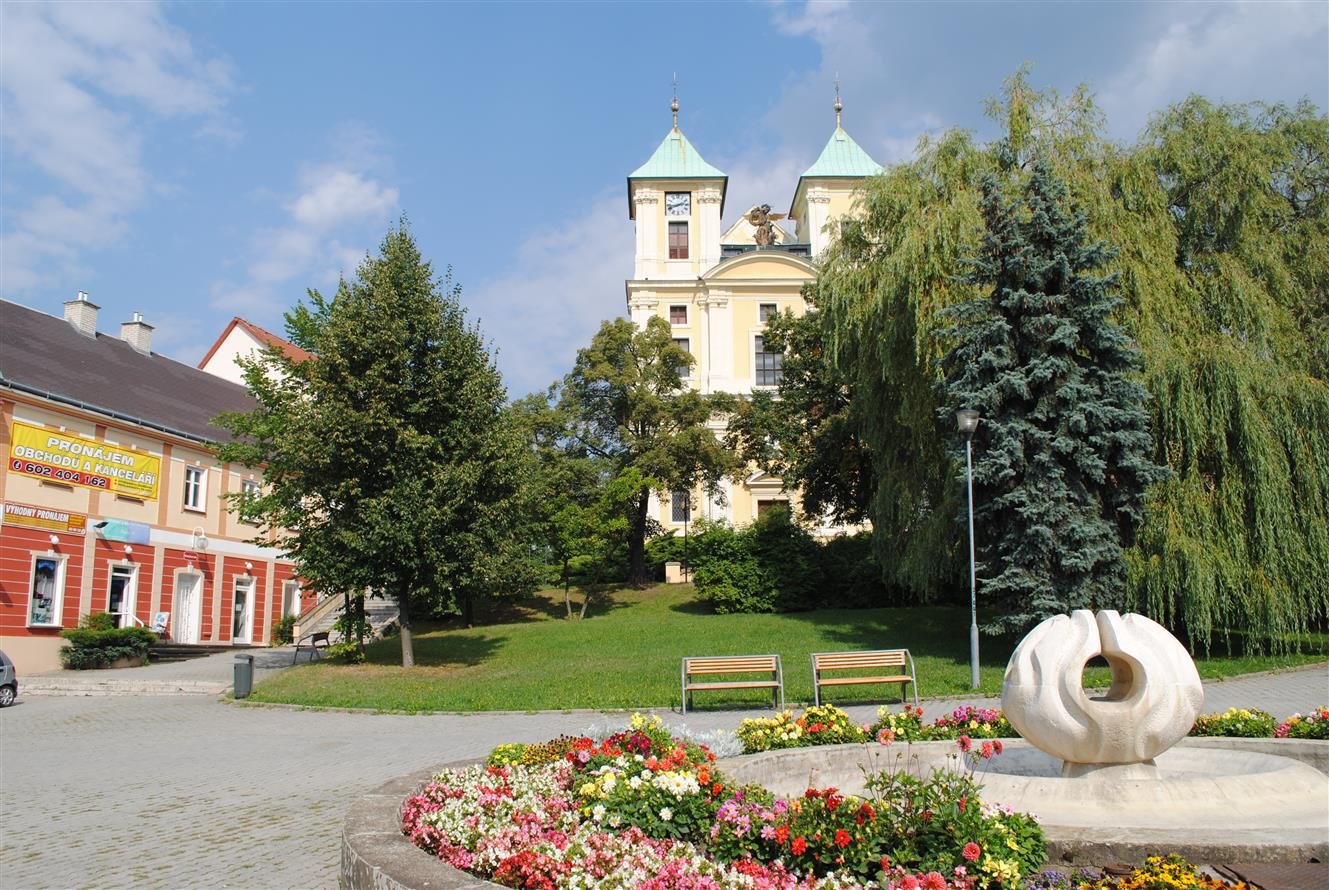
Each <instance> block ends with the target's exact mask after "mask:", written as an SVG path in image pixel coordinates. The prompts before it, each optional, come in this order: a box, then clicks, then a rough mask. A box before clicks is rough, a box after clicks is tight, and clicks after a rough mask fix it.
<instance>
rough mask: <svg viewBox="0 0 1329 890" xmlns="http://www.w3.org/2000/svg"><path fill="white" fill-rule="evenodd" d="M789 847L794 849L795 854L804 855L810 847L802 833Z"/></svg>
mask: <svg viewBox="0 0 1329 890" xmlns="http://www.w3.org/2000/svg"><path fill="white" fill-rule="evenodd" d="M789 849H791V850H793V851H794V855H795V856H802V855H803V854H804V853H805V852H806V851H807V849H808V842H807V841H805V840H803V836H802V835H801V834H800V835H799V836H798V837H796V838H794V843H793V845H792V846H791V847H790V848H789Z"/></svg>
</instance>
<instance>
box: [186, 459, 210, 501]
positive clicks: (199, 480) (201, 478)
mask: <svg viewBox="0 0 1329 890" xmlns="http://www.w3.org/2000/svg"><path fill="white" fill-rule="evenodd" d="M207 491H208V471H207V470H205V469H203V468H202V467H185V502H184V504H185V509H186V510H200V511H206V510H207V506H206V505H205V498H206V496H207Z"/></svg>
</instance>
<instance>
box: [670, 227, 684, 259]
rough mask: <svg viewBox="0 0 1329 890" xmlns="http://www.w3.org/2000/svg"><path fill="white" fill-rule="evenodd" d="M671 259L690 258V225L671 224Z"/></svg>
mask: <svg viewBox="0 0 1329 890" xmlns="http://www.w3.org/2000/svg"><path fill="white" fill-rule="evenodd" d="M669 258H670V259H671V260H686V259H687V258H688V224H687V223H685V222H671V223H670V224H669Z"/></svg>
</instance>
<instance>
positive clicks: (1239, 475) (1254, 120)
mask: <svg viewBox="0 0 1329 890" xmlns="http://www.w3.org/2000/svg"><path fill="white" fill-rule="evenodd" d="M990 111H991V112H992V113H993V116H994V117H995V118H996V119H997V121H998V122H999V123H1000V124H1001V125H1002V129H1003V133H1002V135H1001V136H1000V138H998V139H996V140H993V141H992V142H990V143H987V144H980V143H979V142H977V141H976V140H975V138H974V137H973V136H972V135H971V134H969V133H966V132H963V131H952V132H948V133H946V134H944V135H942V136H940V137H939V138H937V139H935V140H925V141H924V142H923V143H922V144H921V145H920V147H919V151H918V154H917V157H916V159H915V160H914V161H912V162H910V163H906V164H901V165H899V166H896V167H893V168H891V169H890V170H888V171H887V172H886V173H885V174H883V175H882V176H880V177H878V178H877V179H876V180H874V181H873V182H871V183H870V184H869V185H868V186H867V187H866V189H865V192H864V194H863V196H862V202H861V210H862V218H861V221H860V222H859V223H857V224H854V225H850V226H846V227H845V229H844V231H843V233H842V234H841V236H840V237H839V238H838V239H837V240H836V241H835V242H834V243H833V244H832V246H831V248H830V249H829V251H828V254H827V256H826V258H825V261H824V263H823V271H822V275H821V277H820V278H819V280H818V281H817V282H816V284H815V285H814V286H813V287H812V288H811V289H810V291H809V298H810V299H811V300H812V301H813V302H814V303H815V304H816V305H817V306H818V307H819V309H820V312H819V315H820V318H821V319H822V325H823V330H822V337H823V340H824V342H825V344H826V355H827V360H828V361H829V362H831V363H832V365H833V367H834V368H835V371H836V373H837V374H840V375H841V376H842V377H843V378H844V379H847V380H849V381H850V382H851V386H852V389H853V398H854V399H855V400H856V402H857V405H858V408H859V411H860V412H861V414H862V416H863V419H864V422H863V435H864V438H865V439H866V440H867V442H868V444H869V445H870V447H871V450H872V452H873V456H874V462H875V479H876V488H875V490H874V491H873V492H872V497H871V505H872V507H871V513H872V518H873V521H874V523H875V525H876V529H877V535H876V541H877V545H878V547H879V548H880V549H881V551H882V554H881V555H882V564H883V565H885V566H889V567H890V568H889V569H888V571H889V572H891V573H892V574H893V575H894V577H893V578H892V579H890V580H893V581H895V582H897V583H902V584H904V585H906V586H909V587H911V588H912V589H914V590H915V591H916V592H917V593H918V595H919V596H920V598H924V599H926V598H934V597H939V596H943V595H945V594H946V592H947V591H948V590H952V591H955V590H958V588H959V587H960V586H961V585H960V583H959V581H960V577H961V573H962V572H963V571H964V569H965V568H966V565H965V560H964V558H963V555H962V552H963V551H962V549H961V547H960V542H961V540H962V538H961V532H962V525H961V524H960V523H959V522H957V517H958V515H959V506H960V501H959V495H960V491H959V488H958V486H957V485H956V484H955V478H956V474H955V471H954V466H953V461H952V459H951V457H950V456H949V454H948V445H950V444H951V443H953V442H954V439H955V436H956V433H955V431H954V429H953V428H952V427H950V426H949V425H947V424H946V423H945V422H943V421H940V420H939V419H938V417H939V412H938V409H939V407H940V405H941V389H940V383H941V381H942V379H943V377H944V374H943V372H942V369H941V364H940V360H941V357H942V355H943V354H944V352H945V350H946V348H947V347H946V343H945V341H944V337H943V336H942V335H941V322H940V320H939V313H940V312H941V311H942V310H943V309H945V308H946V307H947V306H951V305H954V304H957V303H960V302H964V301H966V300H969V299H972V298H973V297H974V296H976V291H975V287H974V285H973V284H970V283H967V282H965V281H964V280H962V278H961V276H960V272H961V271H962V262H961V261H962V259H963V258H964V257H966V256H971V255H975V254H976V253H977V251H978V248H979V239H980V235H981V232H982V230H983V224H982V219H981V216H980V210H979V208H980V187H979V183H980V182H981V180H982V179H983V178H984V177H985V176H987V175H991V176H994V177H995V178H996V179H997V180H998V181H999V182H1001V183H1002V184H1003V185H1004V186H1010V187H1014V188H1018V187H1020V185H1021V184H1022V183H1023V182H1024V181H1025V180H1026V179H1027V177H1028V175H1029V169H1030V167H1031V166H1032V163H1033V161H1034V160H1035V159H1043V160H1045V161H1047V162H1048V163H1049V164H1050V165H1051V166H1052V167H1053V168H1054V169H1055V170H1056V172H1057V173H1058V175H1059V176H1061V177H1062V178H1063V179H1064V180H1066V182H1067V184H1068V187H1069V190H1070V196H1071V198H1072V200H1073V201H1074V202H1075V203H1076V204H1077V205H1078V206H1079V207H1080V208H1082V209H1083V210H1084V211H1085V212H1086V214H1087V217H1088V222H1089V234H1090V236H1091V237H1093V238H1096V239H1102V240H1105V241H1107V242H1109V243H1111V244H1114V245H1116V246H1117V247H1118V248H1119V253H1118V254H1117V256H1116V257H1115V258H1114V259H1113V260H1111V262H1110V263H1109V264H1108V265H1107V266H1106V267H1105V268H1106V271H1108V272H1111V273H1114V274H1116V275H1117V276H1118V277H1119V279H1120V282H1121V284H1120V287H1121V297H1122V304H1121V306H1120V308H1119V309H1118V311H1117V320H1118V321H1119V322H1120V323H1121V324H1122V325H1123V326H1124V327H1125V328H1126V329H1127V331H1128V332H1129V333H1130V334H1131V335H1132V336H1133V337H1134V339H1135V340H1136V342H1137V343H1138V345H1139V347H1140V350H1141V357H1142V366H1143V370H1142V373H1141V378H1140V381H1141V383H1142V384H1143V385H1144V386H1145V387H1146V389H1147V390H1148V391H1149V393H1150V397H1151V400H1150V405H1151V415H1152V416H1151V427H1152V432H1153V455H1152V456H1153V458H1154V460H1155V461H1157V462H1158V463H1160V464H1164V465H1166V466H1167V467H1169V468H1170V469H1171V471H1172V474H1171V478H1170V479H1169V481H1167V482H1164V483H1161V484H1159V485H1157V486H1155V487H1154V488H1152V489H1151V491H1150V497H1149V500H1148V503H1147V506H1146V511H1145V516H1144V520H1143V523H1142V525H1141V527H1140V529H1139V532H1138V535H1137V539H1136V542H1135V544H1134V546H1133V547H1132V548H1131V549H1129V550H1128V551H1127V553H1126V561H1127V567H1128V573H1127V580H1126V584H1125V591H1124V593H1125V602H1126V603H1127V605H1128V606H1129V607H1132V608H1136V609H1139V610H1141V611H1144V612H1146V613H1148V614H1150V615H1152V616H1153V617H1155V618H1157V619H1159V620H1161V621H1163V622H1165V623H1167V624H1168V625H1169V626H1171V627H1173V628H1174V629H1175V630H1178V631H1180V632H1182V633H1183V634H1184V635H1185V636H1186V637H1188V638H1189V640H1190V642H1191V644H1192V646H1193V647H1195V648H1197V649H1205V648H1207V647H1209V646H1210V645H1211V644H1212V643H1213V642H1214V641H1215V640H1216V639H1219V638H1222V637H1226V636H1229V635H1233V634H1239V640H1237V641H1236V642H1238V644H1239V645H1240V646H1241V647H1242V648H1244V649H1246V650H1248V651H1259V650H1262V649H1273V650H1279V649H1283V648H1286V647H1287V646H1289V645H1290V640H1291V635H1292V634H1295V633H1297V632H1300V631H1304V630H1307V629H1308V628H1310V627H1313V626H1317V625H1322V624H1323V623H1324V621H1325V618H1326V615H1327V614H1329V580H1326V578H1325V576H1324V573H1323V571H1322V568H1323V566H1324V565H1326V564H1329V516H1326V507H1325V505H1326V504H1329V383H1327V382H1326V379H1327V378H1326V375H1327V374H1329V348H1327V347H1326V340H1325V336H1324V334H1325V332H1326V330H1327V329H1329V310H1327V301H1329V297H1327V296H1326V295H1327V294H1329V120H1327V119H1326V118H1325V116H1324V115H1323V114H1322V113H1320V112H1319V111H1318V110H1317V109H1315V108H1314V107H1313V106H1312V105H1310V103H1308V102H1303V103H1301V104H1299V105H1297V106H1296V107H1291V108H1289V107H1285V106H1267V105H1261V104H1250V105H1214V104H1212V103H1210V102H1208V101H1206V100H1204V99H1202V98H1198V97H1192V98H1190V99H1188V100H1186V101H1184V102H1182V103H1180V104H1178V105H1176V106H1174V107H1172V108H1170V109H1167V110H1165V111H1163V112H1162V113H1160V114H1158V115H1156V116H1155V117H1154V118H1153V119H1152V120H1151V122H1150V123H1149V125H1148V127H1147V128H1146V130H1145V131H1144V133H1143V134H1142V135H1141V137H1140V139H1139V140H1138V141H1137V142H1136V144H1134V145H1131V146H1121V145H1117V144H1114V143H1112V142H1110V141H1108V140H1107V139H1106V138H1105V137H1104V136H1103V126H1102V118H1101V115H1100V114H1099V113H1098V111H1097V110H1096V108H1095V106H1094V104H1093V100H1092V97H1091V96H1089V94H1088V93H1087V92H1086V91H1084V90H1079V91H1077V92H1075V93H1074V94H1072V95H1070V96H1060V95H1057V94H1056V93H1055V92H1046V93H1039V92H1036V91H1034V90H1032V89H1031V88H1030V87H1029V85H1028V81H1027V78H1026V76H1025V73H1024V72H1020V73H1018V74H1017V75H1016V76H1015V77H1013V78H1012V79H1011V80H1010V81H1008V82H1007V84H1006V87H1005V90H1004V92H1003V95H1002V96H1001V97H1000V98H998V99H996V100H994V101H993V102H992V103H991V107H990ZM979 533H980V535H981V534H982V533H983V530H982V529H980V530H979ZM991 571H992V567H987V568H986V570H985V573H988V572H991ZM980 590H981V584H980Z"/></svg>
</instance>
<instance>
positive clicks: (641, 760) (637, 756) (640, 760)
mask: <svg viewBox="0 0 1329 890" xmlns="http://www.w3.org/2000/svg"><path fill="white" fill-rule="evenodd" d="M632 759H633V760H635V761H637V762H638V763H645V762H646V758H645V757H642V756H641V755H640V754H634V755H632Z"/></svg>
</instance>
